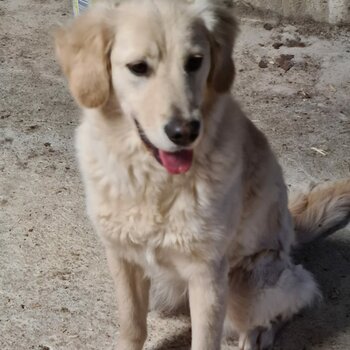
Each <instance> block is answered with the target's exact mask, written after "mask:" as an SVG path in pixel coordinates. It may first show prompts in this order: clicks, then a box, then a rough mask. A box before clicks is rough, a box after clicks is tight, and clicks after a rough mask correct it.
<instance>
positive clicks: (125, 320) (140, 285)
mask: <svg viewBox="0 0 350 350" xmlns="http://www.w3.org/2000/svg"><path fill="white" fill-rule="evenodd" d="M107 261H108V265H109V268H110V271H111V274H112V277H113V280H114V283H115V288H116V292H117V304H118V311H119V323H120V332H119V339H118V347H117V349H118V350H141V349H142V348H143V344H144V342H145V340H146V338H147V312H148V299H149V288H150V282H149V280H148V279H147V278H145V277H144V274H143V271H142V269H141V268H140V267H139V266H137V265H134V264H131V263H129V262H127V261H125V260H123V259H120V258H118V257H117V256H116V254H115V252H113V250H111V249H107Z"/></svg>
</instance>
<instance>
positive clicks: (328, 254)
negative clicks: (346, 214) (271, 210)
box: [275, 230, 350, 350]
mask: <svg viewBox="0 0 350 350" xmlns="http://www.w3.org/2000/svg"><path fill="white" fill-rule="evenodd" d="M349 238H350V232H349V230H342V231H339V232H338V233H337V234H335V235H334V236H332V237H329V238H327V239H324V240H319V241H317V242H312V243H310V244H309V245H307V246H305V247H303V248H302V249H300V250H299V251H296V252H295V259H294V260H295V262H296V263H300V264H302V265H303V266H304V267H305V268H306V269H307V270H309V271H311V272H312V273H313V274H314V276H315V279H316V281H317V282H318V284H319V286H320V290H321V293H322V296H323V299H322V300H321V301H320V302H319V303H317V304H316V305H312V306H311V307H310V308H309V309H306V310H304V311H303V312H302V313H301V314H299V315H297V316H296V317H295V318H294V319H293V320H292V321H291V322H290V323H289V324H288V325H287V326H286V327H285V329H284V330H283V331H282V332H281V334H280V336H279V338H278V339H277V342H276V346H275V349H277V350H279V349H283V350H296V349H301V350H302V349H310V348H313V347H317V346H321V345H322V344H325V343H327V344H330V343H333V341H334V340H335V339H339V335H341V334H343V333H344V332H346V331H347V330H350V239H349Z"/></svg>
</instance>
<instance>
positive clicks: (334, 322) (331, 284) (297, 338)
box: [152, 230, 350, 350]
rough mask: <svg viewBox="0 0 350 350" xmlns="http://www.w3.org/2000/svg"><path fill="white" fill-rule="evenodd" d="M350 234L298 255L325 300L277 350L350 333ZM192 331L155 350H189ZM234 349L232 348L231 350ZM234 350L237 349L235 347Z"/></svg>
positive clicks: (293, 325)
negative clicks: (349, 331) (348, 331)
mask: <svg viewBox="0 0 350 350" xmlns="http://www.w3.org/2000/svg"><path fill="white" fill-rule="evenodd" d="M349 238H350V232H349V231H348V230H343V231H340V232H338V233H337V234H336V235H334V236H332V237H330V238H328V239H324V240H320V241H317V242H313V243H311V244H309V245H307V246H305V247H303V248H302V249H300V250H298V251H296V252H295V254H294V255H295V259H294V260H295V262H296V263H300V264H302V265H304V267H305V268H306V269H307V270H309V271H311V272H312V273H313V274H314V276H315V279H316V281H317V282H318V284H319V286H320V290H321V292H322V295H323V299H322V300H321V301H320V302H319V303H317V304H316V305H313V306H311V307H310V308H309V309H306V310H304V311H303V312H302V313H301V314H299V315H297V316H296V317H295V318H294V319H293V320H292V321H291V322H290V323H289V324H288V325H287V326H286V327H285V328H284V329H283V331H282V332H281V333H280V335H279V336H278V339H277V341H276V344H275V347H274V349H275V350H282V349H283V350H296V349H298V350H299V349H300V350H302V349H309V348H312V347H314V346H316V347H317V346H321V345H322V344H325V343H332V342H333V340H332V339H336V338H338V335H339V334H341V333H344V332H345V331H347V330H350V239H349ZM190 344H191V331H190V329H187V330H185V331H182V332H181V333H178V334H176V335H174V336H173V337H171V338H168V339H164V340H163V341H162V343H161V344H158V346H156V347H153V348H152V350H169V349H176V350H188V349H190ZM230 348H231V347H230ZM232 348H233V349H234V348H235V347H234V346H233V345H232Z"/></svg>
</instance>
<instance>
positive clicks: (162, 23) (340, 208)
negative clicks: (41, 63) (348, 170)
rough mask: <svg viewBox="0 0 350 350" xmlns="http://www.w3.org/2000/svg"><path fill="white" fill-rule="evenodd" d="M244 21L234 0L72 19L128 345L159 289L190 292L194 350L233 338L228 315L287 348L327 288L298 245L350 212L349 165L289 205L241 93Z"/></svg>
mask: <svg viewBox="0 0 350 350" xmlns="http://www.w3.org/2000/svg"><path fill="white" fill-rule="evenodd" d="M237 30H238V29H237V23H236V20H235V18H234V16H233V15H232V10H231V9H229V8H228V7H227V4H226V2H225V1H219V0H218V1H209V0H193V1H191V0H176V1H173V0H137V1H136V0H129V1H118V2H114V3H106V4H101V5H100V6H97V5H96V7H93V8H92V9H91V10H89V11H87V12H86V13H85V14H83V15H82V16H80V17H79V18H77V19H75V20H74V21H73V22H72V23H71V24H68V25H67V26H64V27H61V28H59V29H58V30H57V32H56V36H55V41H56V51H57V56H58V59H59V62H60V64H61V66H62V69H63V72H64V74H65V75H66V77H67V79H68V82H69V87H70V90H71V93H72V95H73V97H74V98H75V100H76V101H77V103H78V104H79V106H80V107H81V108H82V112H83V118H82V121H81V124H80V126H79V127H78V129H77V134H76V149H77V154H78V159H79V164H80V168H81V173H82V177H83V181H84V184H85V189H86V202H87V211H88V215H89V217H90V219H91V221H92V223H93V225H94V227H95V229H96V231H97V233H98V234H99V236H100V237H101V240H102V242H103V244H104V246H105V248H106V255H107V261H108V265H109V268H110V271H111V275H112V277H113V280H114V281H115V288H116V299H117V304H118V309H119V313H118V315H119V322H120V331H119V338H118V349H123V350H140V349H142V348H143V345H144V342H145V340H146V337H147V327H146V318H147V312H148V309H149V303H150V300H151V301H152V303H153V304H154V305H155V306H156V307H165V306H169V307H170V308H174V307H176V306H177V305H178V303H181V302H183V299H187V300H188V301H189V308H190V315H191V325H192V345H191V346H192V350H217V349H220V343H221V339H222V336H223V330H224V328H225V329H226V328H227V329H232V330H234V331H235V332H236V333H237V334H238V336H239V348H240V349H241V350H257V349H258V350H262V349H267V348H269V347H271V346H272V345H273V342H274V338H275V333H276V331H277V330H278V329H279V328H280V326H281V325H282V324H283V323H284V322H286V321H288V320H289V319H291V318H292V316H293V315H295V314H296V313H297V312H299V311H300V310H301V309H302V308H304V307H305V306H307V305H310V304H311V303H312V302H313V301H314V300H315V299H317V297H318V296H319V295H320V292H319V289H318V287H317V284H316V282H315V281H314V279H313V277H312V275H311V274H310V273H309V272H308V271H306V270H305V269H304V268H303V267H302V266H301V265H295V264H294V263H293V261H292V258H291V250H292V249H293V247H295V246H297V245H298V244H301V243H305V242H308V241H311V240H313V239H315V238H317V237H320V236H322V235H326V234H329V233H331V232H333V231H334V230H336V229H337V228H339V227H340V226H341V225H344V224H346V223H347V221H348V220H349V215H350V180H349V179H345V180H341V181H338V182H334V183H326V184H323V185H318V186H315V187H314V188H312V189H311V190H310V191H309V192H308V193H305V194H301V195H299V196H297V197H296V198H295V199H294V201H292V202H289V203H288V196H287V189H286V185H285V182H284V179H283V175H282V171H281V168H280V166H279V164H278V162H277V160H276V157H275V156H274V154H273V152H272V151H271V148H270V146H269V143H268V141H267V139H266V138H265V136H264V135H263V133H262V132H261V131H259V130H258V129H257V128H256V126H255V125H254V124H253V123H252V122H251V121H250V120H249V119H248V118H247V117H246V116H245V115H244V113H243V112H242V111H241V109H240V107H239V106H238V104H237V103H236V102H235V101H234V99H233V98H232V96H231V94H230V89H231V86H232V83H233V80H234V75H235V69H234V62H233V59H232V51H233V46H234V42H235V37H236V33H237ZM150 291H151V292H150ZM150 294H151V296H150Z"/></svg>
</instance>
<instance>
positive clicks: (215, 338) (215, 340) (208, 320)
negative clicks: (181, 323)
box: [189, 260, 227, 350]
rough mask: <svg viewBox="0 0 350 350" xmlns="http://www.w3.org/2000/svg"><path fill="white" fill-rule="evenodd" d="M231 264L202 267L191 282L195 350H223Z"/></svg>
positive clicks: (221, 263) (192, 277)
mask: <svg viewBox="0 0 350 350" xmlns="http://www.w3.org/2000/svg"><path fill="white" fill-rule="evenodd" d="M226 298H227V262H226V260H222V261H221V262H220V263H218V264H217V265H215V266H204V267H203V266H201V267H200V268H199V271H195V272H194V274H193V275H192V276H191V278H190V280H189V299H190V310H191V323H192V350H219V349H220V344H221V337H222V328H223V322H224V318H225V312H226Z"/></svg>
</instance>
